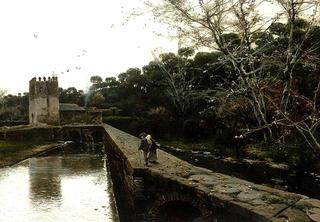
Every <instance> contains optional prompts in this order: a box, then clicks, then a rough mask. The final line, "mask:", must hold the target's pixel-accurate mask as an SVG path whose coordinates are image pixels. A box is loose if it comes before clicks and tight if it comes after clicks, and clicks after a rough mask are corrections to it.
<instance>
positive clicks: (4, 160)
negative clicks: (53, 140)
mask: <svg viewBox="0 0 320 222" xmlns="http://www.w3.org/2000/svg"><path fill="white" fill-rule="evenodd" d="M48 144H50V143H47V142H23V141H3V140H0V167H1V166H2V167H4V166H9V165H11V164H13V163H15V162H17V161H20V160H23V159H25V158H28V157H29V156H32V155H33V154H35V153H37V152H39V151H42V148H40V147H41V146H43V145H48Z"/></svg>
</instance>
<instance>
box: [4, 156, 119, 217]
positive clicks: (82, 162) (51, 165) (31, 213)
mask: <svg viewBox="0 0 320 222" xmlns="http://www.w3.org/2000/svg"><path fill="white" fill-rule="evenodd" d="M0 221H10V222H28V221H31V222H43V221H46V222H51V221H54V222H65V221H77V222H88V221H95V222H100V221H103V222H105V221H113V222H117V221H119V217H118V213H117V209H116V204H115V200H114V196H113V191H112V185H111V179H110V176H109V173H108V171H107V167H106V161H105V160H104V159H103V158H102V157H101V156H96V155H72V156H49V157H37V158H31V159H28V160H25V161H23V162H21V163H20V164H18V165H15V166H13V167H9V168H3V169H0Z"/></svg>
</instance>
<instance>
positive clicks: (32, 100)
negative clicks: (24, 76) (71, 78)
mask: <svg viewBox="0 0 320 222" xmlns="http://www.w3.org/2000/svg"><path fill="white" fill-rule="evenodd" d="M29 122H30V123H31V124H36V123H47V124H59V91H58V79H57V77H52V78H50V77H49V78H48V79H46V78H45V77H44V78H38V79H36V78H33V79H31V80H30V82H29Z"/></svg>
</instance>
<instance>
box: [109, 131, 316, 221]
mask: <svg viewBox="0 0 320 222" xmlns="http://www.w3.org/2000/svg"><path fill="white" fill-rule="evenodd" d="M103 127H104V129H105V130H106V132H107V140H111V143H112V144H113V146H116V147H117V148H118V149H119V151H120V152H121V156H122V158H125V159H126V160H125V161H126V166H125V168H126V169H127V170H126V171H125V172H124V173H127V174H135V172H140V173H141V172H145V173H147V174H148V175H152V176H153V177H162V178H167V179H169V180H171V181H175V182H176V183H179V184H181V185H183V186H185V187H189V188H190V189H193V190H194V191H195V192H196V194H197V196H198V197H201V198H205V199H206V201H207V200H209V201H210V202H211V204H212V205H213V206H216V207H217V208H218V209H224V211H225V212H226V213H230V214H236V215H241V218H243V219H239V220H237V221H290V222H291V221H305V222H307V221H320V200H317V199H311V198H309V197H307V196H303V195H298V194H294V193H288V192H284V191H280V190H277V189H273V188H269V187H266V186H262V185H257V184H254V183H251V182H248V181H245V180H241V179H238V178H235V177H231V176H228V175H224V174H220V173H215V172H212V171H211V170H207V169H204V168H199V167H195V166H193V165H191V164H189V163H187V162H185V161H182V160H180V159H178V158H176V157H174V156H172V155H170V154H168V153H166V152H164V151H161V150H158V159H159V162H160V164H153V165H151V166H149V167H145V166H144V164H143V160H142V155H141V153H139V151H138V146H139V142H140V141H139V139H138V138H136V137H134V136H132V135H129V134H127V133H125V132H123V131H120V130H118V129H116V128H113V127H111V126H109V125H104V126H103ZM213 214H215V212H213ZM235 221H236V220H235Z"/></svg>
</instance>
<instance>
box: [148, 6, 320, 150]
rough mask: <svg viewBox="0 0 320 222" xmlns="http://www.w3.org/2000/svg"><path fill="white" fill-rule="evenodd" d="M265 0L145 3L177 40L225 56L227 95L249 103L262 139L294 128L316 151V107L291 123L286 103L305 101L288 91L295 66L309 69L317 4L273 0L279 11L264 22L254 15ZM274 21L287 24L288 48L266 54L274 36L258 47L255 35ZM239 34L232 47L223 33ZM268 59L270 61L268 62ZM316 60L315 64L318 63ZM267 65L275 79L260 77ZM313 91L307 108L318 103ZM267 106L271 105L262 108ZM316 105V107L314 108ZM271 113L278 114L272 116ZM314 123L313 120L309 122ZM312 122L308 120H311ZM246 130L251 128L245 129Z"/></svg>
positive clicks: (314, 47)
mask: <svg viewBox="0 0 320 222" xmlns="http://www.w3.org/2000/svg"><path fill="white" fill-rule="evenodd" d="M263 2H264V1H263V0H261V1H259V0H258V1H257V0H162V1H151V0H150V1H147V2H146V5H147V6H148V7H149V9H151V10H152V12H153V14H154V17H155V18H157V19H159V20H160V21H161V22H164V23H166V24H167V25H168V26H169V27H170V28H173V29H175V30H177V31H178V32H179V37H181V38H183V39H184V41H185V42H187V43H188V44H191V43H193V46H195V47H206V48H209V49H211V50H217V51H220V52H221V53H222V54H223V55H224V56H223V58H222V59H221V63H223V64H230V65H231V67H232V69H233V71H234V72H235V73H236V75H237V81H235V82H233V83H232V84H229V85H228V86H231V87H229V88H228V89H227V90H229V93H228V96H232V95H242V96H243V97H244V98H246V99H247V100H248V102H249V103H250V104H251V106H252V109H253V113H254V116H255V118H256V120H257V124H258V127H257V130H262V131H263V132H264V135H265V138H266V139H272V138H273V131H272V129H273V128H274V126H275V124H281V125H283V126H284V127H294V128H295V129H297V130H298V132H300V134H301V135H302V137H303V138H304V139H305V140H306V142H307V143H308V144H309V145H310V147H311V148H312V150H313V151H315V152H318V153H320V149H319V148H320V146H319V142H318V140H317V139H316V138H315V136H314V132H315V129H316V128H317V127H318V125H319V116H318V113H317V109H314V112H312V114H310V115H308V117H305V118H302V119H301V118H300V119H295V118H292V116H290V113H288V107H289V104H290V101H291V100H293V99H297V98H298V97H299V98H300V99H302V98H304V97H305V96H303V95H297V94H296V93H293V89H292V87H293V82H294V80H295V75H294V73H295V69H296V67H297V64H299V63H304V64H306V65H310V64H312V65H314V63H315V62H314V60H317V59H318V58H315V57H313V56H312V53H313V52H314V50H316V49H317V48H318V45H311V46H310V47H308V48H306V47H305V42H306V40H307V39H308V37H309V35H310V32H311V30H312V27H313V26H314V25H317V24H318V19H319V4H320V2H319V1H318V0H272V1H269V2H271V3H272V4H275V5H277V6H278V7H279V13H277V14H275V15H274V18H272V19H266V18H264V17H263V16H262V15H261V13H260V12H261V11H259V7H260V5H261V4H262V3H263ZM300 18H304V19H305V21H306V22H307V23H308V24H307V26H306V28H305V30H304V32H303V33H302V36H300V38H299V39H298V40H297V39H296V37H295V34H294V32H295V28H296V27H295V26H296V22H297V21H298V20H299V19H300ZM277 22H284V23H287V30H286V32H287V35H286V38H287V44H286V45H285V46H284V47H285V49H281V50H275V51H274V52H273V53H270V52H268V53H266V51H267V50H268V47H269V46H270V45H272V44H274V41H275V40H277V38H278V37H276V36H273V35H271V40H270V41H269V42H266V43H265V44H264V45H263V46H261V47H257V46H256V44H255V43H256V42H255V36H256V35H257V34H259V33H266V32H268V31H269V30H270V27H272V25H273V24H275V23H277ZM233 32H234V33H238V35H239V43H237V44H233V42H232V41H229V40H228V39H227V38H226V36H227V34H228V33H233ZM270 61H272V62H270ZM317 62H318V61H317ZM270 66H277V68H278V70H279V73H276V74H277V77H279V76H280V77H281V78H265V76H266V75H267V73H268V72H272V71H270ZM275 85H277V86H280V88H282V90H281V91H282V92H281V93H279V96H278V97H279V98H276V99H275V98H271V99H270V94H272V92H269V91H270V88H271V87H272V86H275ZM318 92H319V88H317V90H315V95H314V98H313V99H311V100H310V99H309V100H310V101H309V102H308V103H309V104H311V103H313V104H317V101H316V100H317V97H318V96H317V94H318ZM268 104H271V105H270V106H271V107H272V109H271V108H269V107H267V106H268ZM315 107H316V105H315ZM268 108H269V110H270V109H271V110H272V112H274V111H276V112H277V113H279V115H277V116H276V117H275V118H276V119H270V118H269V119H268V116H273V113H268ZM312 119H313V120H312ZM311 120H312V121H311ZM249 131H250V132H252V131H255V130H249Z"/></svg>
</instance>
